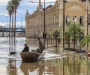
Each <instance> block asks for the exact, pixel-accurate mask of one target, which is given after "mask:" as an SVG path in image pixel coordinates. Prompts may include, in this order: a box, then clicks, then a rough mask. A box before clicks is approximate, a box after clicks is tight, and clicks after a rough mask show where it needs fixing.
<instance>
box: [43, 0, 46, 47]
mask: <svg viewBox="0 0 90 75" xmlns="http://www.w3.org/2000/svg"><path fill="white" fill-rule="evenodd" d="M43 38H44V46H45V39H46V21H45V0H44V31H43Z"/></svg>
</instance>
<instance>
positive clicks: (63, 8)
mask: <svg viewBox="0 0 90 75" xmlns="http://www.w3.org/2000/svg"><path fill="white" fill-rule="evenodd" d="M64 33H65V0H63V51H64V47H65V44H64V43H65V41H64Z"/></svg>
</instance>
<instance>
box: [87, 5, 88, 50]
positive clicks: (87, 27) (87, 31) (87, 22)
mask: <svg viewBox="0 0 90 75" xmlns="http://www.w3.org/2000/svg"><path fill="white" fill-rule="evenodd" d="M87 36H88V5H87ZM87 50H88V44H87Z"/></svg>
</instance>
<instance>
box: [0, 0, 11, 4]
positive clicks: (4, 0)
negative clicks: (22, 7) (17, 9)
mask: <svg viewBox="0 0 90 75" xmlns="http://www.w3.org/2000/svg"><path fill="white" fill-rule="evenodd" d="M8 1H10V0H0V4H1V3H7V2H8Z"/></svg>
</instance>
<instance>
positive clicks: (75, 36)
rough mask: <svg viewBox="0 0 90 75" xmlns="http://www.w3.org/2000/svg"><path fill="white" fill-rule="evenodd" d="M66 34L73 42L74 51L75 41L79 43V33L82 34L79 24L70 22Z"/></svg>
mask: <svg viewBox="0 0 90 75" xmlns="http://www.w3.org/2000/svg"><path fill="white" fill-rule="evenodd" d="M68 33H69V34H70V38H72V40H73V42H74V50H75V45H76V43H77V41H79V38H80V37H81V33H82V29H81V27H80V24H79V23H76V22H70V23H69V28H68Z"/></svg>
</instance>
